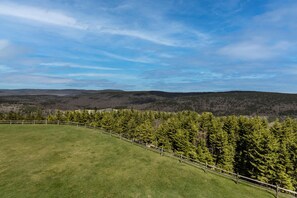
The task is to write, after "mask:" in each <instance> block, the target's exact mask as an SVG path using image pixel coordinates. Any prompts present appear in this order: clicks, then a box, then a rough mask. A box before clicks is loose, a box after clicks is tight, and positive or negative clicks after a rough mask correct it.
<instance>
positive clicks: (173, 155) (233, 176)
mask: <svg viewBox="0 0 297 198" xmlns="http://www.w3.org/2000/svg"><path fill="white" fill-rule="evenodd" d="M0 124H9V125H11V124H20V125H23V124H33V125H38V124H39V125H40V124H43V125H47V124H54V125H71V126H76V127H85V128H90V129H100V132H101V133H104V134H106V135H110V136H113V137H116V138H119V139H121V140H124V141H127V142H130V143H134V144H135V145H137V146H140V147H142V148H145V149H147V150H150V151H153V152H156V153H159V154H160V155H163V156H167V157H170V158H174V159H176V160H179V161H180V162H181V163H185V164H188V165H191V166H194V167H197V168H201V169H203V170H204V171H205V172H206V171H210V172H212V173H216V174H220V175H222V176H224V177H228V178H231V179H233V180H234V181H235V182H236V183H238V182H248V184H252V185H254V186H255V185H257V186H258V187H262V188H264V189H268V190H274V191H275V196H276V197H278V196H279V193H284V194H288V195H292V196H293V197H297V192H295V191H292V190H288V189H285V188H282V187H279V186H278V185H273V184H269V183H266V182H262V181H259V180H256V179H252V178H249V177H246V176H243V175H239V174H237V173H233V172H230V171H227V170H224V169H222V168H219V167H216V166H214V165H210V164H207V163H204V162H201V161H198V160H196V159H192V158H189V157H186V156H183V155H178V154H176V153H173V152H169V151H166V150H165V149H163V148H160V147H156V146H154V145H147V144H144V143H143V142H139V141H137V140H135V139H129V138H127V137H125V136H123V135H122V134H118V133H114V132H112V131H106V130H105V129H103V128H101V127H97V126H95V125H90V124H85V123H78V122H64V121H59V120H58V121H49V120H0Z"/></svg>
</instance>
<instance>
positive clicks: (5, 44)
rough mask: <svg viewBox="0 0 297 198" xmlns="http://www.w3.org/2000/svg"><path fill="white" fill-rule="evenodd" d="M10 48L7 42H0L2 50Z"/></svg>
mask: <svg viewBox="0 0 297 198" xmlns="http://www.w3.org/2000/svg"><path fill="white" fill-rule="evenodd" d="M8 46H9V42H8V41H7V40H0V50H3V49H5V48H6V47H8Z"/></svg>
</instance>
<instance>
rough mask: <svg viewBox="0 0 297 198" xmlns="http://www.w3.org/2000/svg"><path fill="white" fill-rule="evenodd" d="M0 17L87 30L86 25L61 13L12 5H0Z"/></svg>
mask: <svg viewBox="0 0 297 198" xmlns="http://www.w3.org/2000/svg"><path fill="white" fill-rule="evenodd" d="M0 15H4V16H12V17H18V18H22V19H27V20H33V21H36V22H40V23H46V24H52V25H57V26H64V27H71V28H77V29H86V28H87V26H86V25H84V24H80V23H79V22H78V21H77V20H76V19H75V18H72V17H70V16H67V15H65V14H63V13H61V12H56V11H50V10H47V9H42V8H37V7H31V6H24V5H18V4H12V3H0Z"/></svg>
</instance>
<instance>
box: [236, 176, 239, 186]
mask: <svg viewBox="0 0 297 198" xmlns="http://www.w3.org/2000/svg"><path fill="white" fill-rule="evenodd" d="M238 181H239V174H238V173H236V183H237V184H238Z"/></svg>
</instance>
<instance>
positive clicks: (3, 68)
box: [0, 65, 15, 73]
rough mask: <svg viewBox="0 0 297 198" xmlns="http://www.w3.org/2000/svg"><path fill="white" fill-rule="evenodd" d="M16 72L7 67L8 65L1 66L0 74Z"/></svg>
mask: <svg viewBox="0 0 297 198" xmlns="http://www.w3.org/2000/svg"><path fill="white" fill-rule="evenodd" d="M13 71H15V70H14V69H12V68H10V67H8V66H6V65H0V72H1V73H8V72H13Z"/></svg>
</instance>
